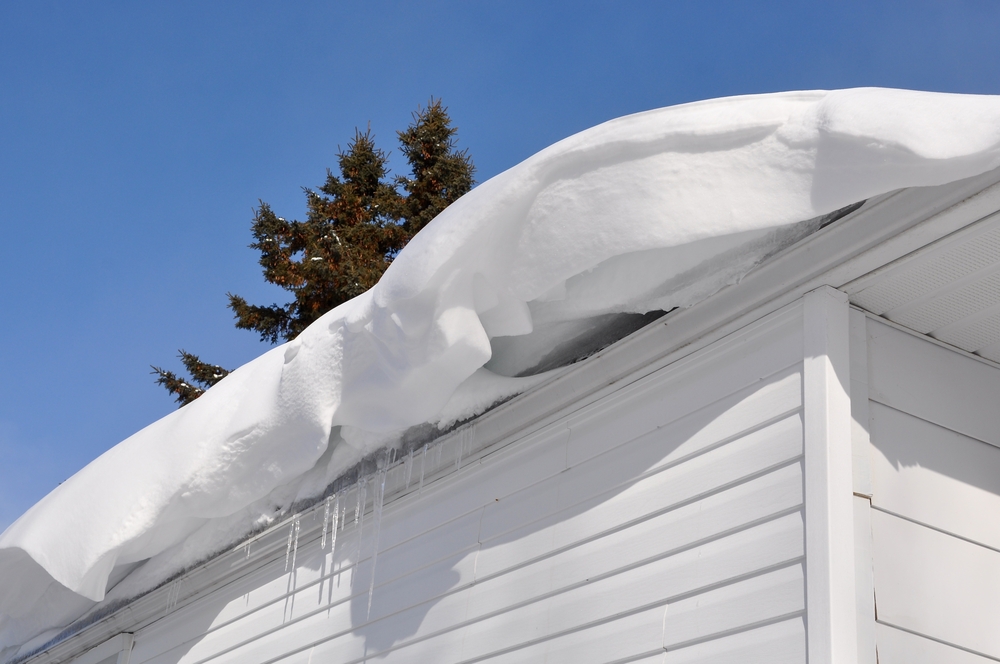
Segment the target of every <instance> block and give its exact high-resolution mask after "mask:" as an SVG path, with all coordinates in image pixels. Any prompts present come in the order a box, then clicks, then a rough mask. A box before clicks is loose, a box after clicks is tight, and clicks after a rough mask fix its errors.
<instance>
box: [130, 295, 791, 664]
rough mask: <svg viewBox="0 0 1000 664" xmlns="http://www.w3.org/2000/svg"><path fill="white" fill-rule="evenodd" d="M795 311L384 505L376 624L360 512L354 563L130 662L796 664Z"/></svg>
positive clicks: (280, 582) (215, 606) (281, 584)
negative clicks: (360, 539) (360, 538)
mask: <svg viewBox="0 0 1000 664" xmlns="http://www.w3.org/2000/svg"><path fill="white" fill-rule="evenodd" d="M799 311H800V310H799V309H798V308H791V309H790V310H786V311H784V312H781V313H779V314H776V315H773V316H772V317H771V318H770V319H769V320H767V321H765V322H763V323H758V324H755V325H753V326H751V328H750V329H747V330H744V331H743V332H741V333H737V334H735V335H732V336H731V337H729V338H726V339H724V340H722V341H720V342H717V343H716V344H714V345H713V346H710V347H708V348H706V349H703V350H701V351H699V352H698V353H696V354H695V355H693V356H689V357H687V358H684V359H683V360H680V361H678V362H676V363H674V364H673V365H670V366H668V367H666V368H665V369H662V370H660V371H658V372H656V373H654V374H652V375H650V376H647V377H646V378H644V379H642V380H640V381H637V382H634V383H631V384H627V385H625V386H623V387H622V388H621V389H619V390H618V391H616V392H614V393H612V394H610V395H608V396H607V397H605V398H603V399H602V400H600V401H598V402H595V403H593V404H591V405H589V406H587V407H585V408H583V409H581V410H578V411H576V412H572V413H569V414H567V415H565V416H564V417H563V418H562V419H560V420H558V421H556V422H554V423H552V424H549V425H548V426H546V427H545V428H544V429H542V430H540V431H537V432H535V433H533V434H530V435H528V436H526V438H525V439H524V440H522V441H519V442H517V443H515V444H512V445H509V446H508V447H506V448H504V449H502V450H500V451H498V452H496V453H494V454H492V455H490V456H487V457H484V458H483V459H482V460H481V461H480V462H478V463H476V464H472V465H470V466H469V467H466V468H462V469H461V470H460V471H457V472H455V473H453V474H452V475H450V476H448V477H445V478H443V479H441V480H439V481H437V482H434V483H433V484H430V485H429V486H426V487H424V490H423V491H422V492H421V493H420V494H419V495H417V494H413V495H410V496H407V497H404V498H402V499H400V500H397V501H395V502H393V503H391V504H389V505H387V507H386V513H385V517H384V519H383V524H382V528H381V534H380V546H379V556H378V562H377V577H376V586H375V592H374V597H373V602H372V606H371V614H370V616H368V615H367V611H368V585H369V581H370V578H371V556H370V553H371V546H372V543H371V542H372V540H371V534H372V529H371V527H370V523H371V515H369V517H368V523H367V524H366V527H365V529H364V530H365V532H364V540H363V542H362V545H361V547H360V550H361V551H362V556H361V560H360V563H359V564H355V560H357V558H358V556H357V552H358V550H359V547H358V539H357V535H356V533H355V531H354V526H353V524H352V525H351V526H350V527H349V528H348V529H347V530H345V531H343V532H342V533H340V535H339V537H338V541H337V550H336V554H335V555H333V556H331V555H330V553H329V551H325V552H323V551H320V549H319V545H318V541H316V540H315V539H308V541H305V539H306V538H304V541H303V542H302V543H301V544H300V548H299V552H298V557H297V569H295V570H294V573H292V574H287V573H285V572H284V551H281V552H280V554H278V555H274V554H272V555H271V557H270V559H269V560H262V561H260V564H259V565H258V567H257V568H256V569H254V570H253V571H252V572H249V573H248V574H246V575H244V576H242V577H241V578H239V579H237V580H236V581H234V582H231V583H229V584H227V585H225V586H223V587H221V588H218V589H216V590H214V591H212V592H210V593H208V594H206V595H203V596H201V597H200V598H199V599H196V600H194V601H193V602H191V603H189V604H188V605H186V606H184V607H183V608H182V610H178V611H174V612H170V613H168V614H167V615H166V616H165V617H164V618H162V619H160V620H157V621H156V622H154V623H152V624H151V625H149V626H148V627H146V628H144V629H142V630H141V631H140V632H139V633H137V634H136V646H135V649H134V651H133V653H132V659H131V663H132V664H142V663H146V662H149V663H150V664H152V663H154V662H155V663H156V664H177V663H179V662H191V663H194V662H198V663H201V662H213V663H223V662H240V663H241V664H245V663H253V662H277V661H280V662H289V663H290V662H303V663H305V662H338V663H347V662H360V661H364V660H365V659H366V658H368V659H378V660H379V661H386V660H387V661H390V662H397V661H398V662H425V661H426V662H435V663H444V662H473V661H482V660H489V661H491V662H514V661H518V662H523V661H531V662H536V661H546V662H573V663H583V662H613V661H619V660H625V661H641V662H648V663H649V664H652V663H653V662H656V663H661V662H663V663H670V664H673V663H680V662H685V663H688V662H702V661H706V662H707V661H711V662H730V661H732V662H757V661H759V662H804V661H805V629H804V620H803V614H804V588H803V583H804V578H803V562H804V561H803V556H804V552H803V547H804V536H803V514H802V490H803V477H802V445H803V442H802V441H803V438H802V436H803V433H802V375H801V371H802V353H803V349H802V336H801V335H802V321H801V315H800V313H799ZM306 525H308V524H306ZM310 532H314V531H310Z"/></svg>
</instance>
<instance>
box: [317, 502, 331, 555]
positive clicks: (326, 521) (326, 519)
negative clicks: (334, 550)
mask: <svg viewBox="0 0 1000 664" xmlns="http://www.w3.org/2000/svg"><path fill="white" fill-rule="evenodd" d="M331 500H333V497H332V496H327V497H326V503H325V504H324V506H323V534H322V536H320V538H319V548H320V551H322V550H323V549H325V548H326V531H327V528H329V527H330V501H331Z"/></svg>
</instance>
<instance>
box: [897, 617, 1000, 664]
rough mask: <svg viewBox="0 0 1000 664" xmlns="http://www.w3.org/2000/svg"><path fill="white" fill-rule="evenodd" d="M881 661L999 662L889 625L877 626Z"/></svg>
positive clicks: (919, 663) (922, 663)
mask: <svg viewBox="0 0 1000 664" xmlns="http://www.w3.org/2000/svg"><path fill="white" fill-rule="evenodd" d="M878 661H879V664H990V663H991V662H995V661H996V660H995V659H992V658H986V657H982V656H980V655H977V654H975V653H971V652H969V651H967V650H961V649H959V648H955V647H954V646H949V645H947V644H944V643H941V642H939V641H934V640H932V639H928V638H925V637H922V636H919V635H917V634H911V633H909V632H904V631H902V630H899V629H896V628H894V627H890V626H888V625H878Z"/></svg>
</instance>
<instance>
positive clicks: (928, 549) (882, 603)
mask: <svg viewBox="0 0 1000 664" xmlns="http://www.w3.org/2000/svg"><path fill="white" fill-rule="evenodd" d="M872 552H873V558H874V561H873V563H874V570H875V597H876V606H877V609H878V619H879V621H880V622H883V623H887V624H889V625H893V626H896V627H901V628H903V629H907V630H910V631H913V632H917V633H919V634H924V635H927V636H928V637H931V638H933V639H937V640H940V641H944V642H945V643H950V644H954V645H957V646H960V647H963V648H967V649H969V650H972V651H974V652H978V653H982V654H985V655H989V656H991V657H995V658H1000V630H998V629H997V626H998V625H1000V602H998V601H997V598H998V597H1000V553H998V552H997V551H993V550H991V549H987V548H984V547H982V546H978V545H976V544H972V543H970V542H968V541H965V540H961V539H958V538H957V537H953V536H951V535H947V534H945V533H942V532H939V531H936V530H931V529H930V528H927V527H925V526H922V525H920V524H916V523H913V522H911V521H907V520H905V519H901V518H899V517H896V516H893V515H891V514H885V513H883V512H879V511H877V510H873V512H872Z"/></svg>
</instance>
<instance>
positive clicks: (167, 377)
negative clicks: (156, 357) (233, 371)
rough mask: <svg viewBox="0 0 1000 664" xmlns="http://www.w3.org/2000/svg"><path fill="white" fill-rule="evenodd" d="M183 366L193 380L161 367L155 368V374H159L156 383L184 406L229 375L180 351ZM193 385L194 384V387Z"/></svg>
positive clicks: (217, 367)
mask: <svg viewBox="0 0 1000 664" xmlns="http://www.w3.org/2000/svg"><path fill="white" fill-rule="evenodd" d="M178 353H179V357H180V358H181V364H183V365H184V368H185V369H187V371H188V373H189V374H191V378H188V379H186V380H185V379H183V378H181V377H179V376H177V375H176V374H174V373H173V372H172V371H166V370H164V369H161V368H159V367H153V373H154V374H157V378H156V383H157V384H158V385H162V386H163V387H165V388H166V389H167V391H168V392H170V393H171V394H174V395H176V396H177V403H179V404H180V405H182V406H184V405H186V404H189V403H191V402H192V401H194V400H195V399H197V398H198V397H200V396H201V395H202V394H204V393H205V390H207V389H208V388H210V387H212V386H213V385H215V384H216V383H218V382H219V381H220V380H222V379H223V378H225V377H226V375H227V374H229V371H227V370H226V369H223V368H222V367H220V366H219V365H218V364H207V363H205V362H202V361H201V360H200V359H198V356H197V355H192V354H191V353H187V352H184V351H183V350H181V351H178ZM191 383H194V385H192V384H191Z"/></svg>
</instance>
